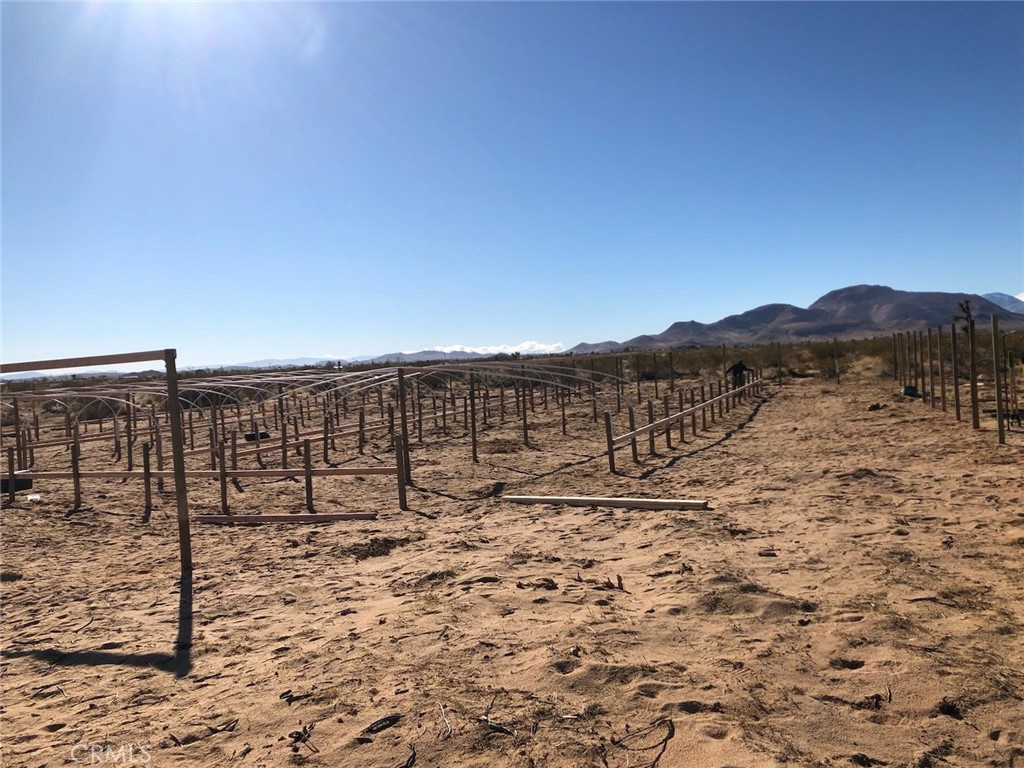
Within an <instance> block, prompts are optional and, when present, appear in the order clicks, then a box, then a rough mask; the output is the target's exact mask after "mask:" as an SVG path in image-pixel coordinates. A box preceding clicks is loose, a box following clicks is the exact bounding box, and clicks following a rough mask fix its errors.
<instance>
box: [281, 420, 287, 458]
mask: <svg viewBox="0 0 1024 768" xmlns="http://www.w3.org/2000/svg"><path fill="white" fill-rule="evenodd" d="M281 469H288V421H287V419H281Z"/></svg>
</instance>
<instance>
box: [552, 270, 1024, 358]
mask: <svg viewBox="0 0 1024 768" xmlns="http://www.w3.org/2000/svg"><path fill="white" fill-rule="evenodd" d="M988 295H989V296H994V297H996V298H997V299H998V300H999V301H995V300H993V299H989V298H985V297H984V296H979V295H977V294H966V293H938V292H923V291H898V290H895V289H893V288H889V287H887V286H884V285H854V286H850V287H849V288H840V289H839V290H837V291H832V292H830V293H826V294H825V295H824V296H822V297H821V298H820V299H818V300H817V301H815V302H814V303H813V304H811V306H809V307H808V308H807V309H802V308H800V307H796V306H793V305H792V304H765V305H764V306H761V307H757V308H755V309H751V310H748V311H747V312H744V313H742V314H739V315H730V316H729V317H726V318H723V319H721V320H718V321H717V322H714V323H707V324H705V323H698V322H695V321H692V320H690V321H686V322H679V323H673V324H672V325H670V326H669V327H668V328H666V329H665V330H664V331H662V332H661V333H658V334H653V335H647V334H645V335H642V336H637V337H635V338H632V339H628V340H626V341H623V342H616V341H602V342H597V343H584V344H577V345H576V346H575V347H573V348H572V349H571V350H569V351H570V352H573V353H574V354H587V353H591V352H616V351H621V350H624V349H627V348H628V349H657V348H666V347H686V346H713V345H719V344H727V345H730V346H732V345H742V344H766V343H770V342H774V341H784V342H799V341H811V340H814V339H830V338H832V337H833V336H836V337H839V338H847V339H849V338H866V337H870V336H877V335H881V334H885V333H891V332H893V331H913V330H924V329H926V328H928V327H930V326H931V327H934V326H936V325H940V324H942V325H949V323H950V320H951V318H952V317H953V315H955V314H958V313H959V309H958V304H959V302H961V301H964V300H969V301H970V302H971V311H972V313H973V315H974V318H975V320H976V322H977V323H978V324H979V325H982V326H984V325H987V324H988V323H990V322H991V318H992V315H996V316H997V317H998V318H999V319H1000V322H1001V323H1002V326H1003V327H1004V328H1021V327H1024V307H1022V309H1021V311H1020V312H1015V311H1013V310H1012V309H1010V308H1007V307H1006V306H1005V305H1006V304H1009V305H1010V306H1011V307H1013V306H1016V304H1024V303H1022V302H1020V301H1018V300H1017V299H1015V298H1014V297H1013V296H1010V295H1008V294H1004V293H996V294H988ZM1007 300H1009V301H1007ZM1000 302H1003V303H1002V304H1001V303H1000ZM1014 302H1015V303H1014Z"/></svg>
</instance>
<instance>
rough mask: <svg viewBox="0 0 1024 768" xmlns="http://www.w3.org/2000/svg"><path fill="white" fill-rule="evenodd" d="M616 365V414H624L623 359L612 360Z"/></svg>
mask: <svg viewBox="0 0 1024 768" xmlns="http://www.w3.org/2000/svg"><path fill="white" fill-rule="evenodd" d="M612 359H613V362H614V363H615V373H616V378H615V412H616V413H622V358H621V357H616V358H612Z"/></svg>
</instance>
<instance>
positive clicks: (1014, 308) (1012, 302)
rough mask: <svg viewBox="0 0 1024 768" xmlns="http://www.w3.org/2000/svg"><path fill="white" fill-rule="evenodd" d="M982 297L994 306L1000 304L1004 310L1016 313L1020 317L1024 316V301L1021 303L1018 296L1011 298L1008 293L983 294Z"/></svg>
mask: <svg viewBox="0 0 1024 768" xmlns="http://www.w3.org/2000/svg"><path fill="white" fill-rule="evenodd" d="M981 297H982V298H983V299H988V300H989V301H991V302H992V303H993V304H998V305H999V306H1000V307H1002V308H1003V309H1008V310H1010V311H1011V312H1016V313H1017V314H1018V315H1024V301H1021V300H1020V299H1018V298H1017V297H1016V296H1011V295H1010V294H1008V293H983V294H981Z"/></svg>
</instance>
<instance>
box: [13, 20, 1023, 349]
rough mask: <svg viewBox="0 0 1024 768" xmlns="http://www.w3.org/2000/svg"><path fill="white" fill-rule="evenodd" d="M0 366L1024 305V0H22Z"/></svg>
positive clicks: (416, 344) (566, 336)
mask: <svg viewBox="0 0 1024 768" xmlns="http://www.w3.org/2000/svg"><path fill="white" fill-rule="evenodd" d="M0 13H2V35H3V39H2V43H3V48H2V87H3V91H2V108H3V113H2V129H3V133H2V151H3V155H2V174H3V175H2V213H3V221H2V226H3V230H2V246H3V263H2V277H3V296H2V297H3V309H2V319H3V328H2V342H3V349H2V358H3V359H4V360H6V361H15V360H26V359H44V358H50V357H64V356H73V355H87V354H103V353H114V352H122V351H132V350H137V349H149V348H163V347H171V346H173V347H177V348H178V350H179V361H181V363H182V364H183V365H198V364H203V363H214V362H239V361H243V360H251V359H256V358H267V357H297V356H319V355H329V356H335V357H349V356H355V355H365V354H377V353H386V352H394V351H398V350H404V351H411V350H417V349H423V348H436V347H441V346H446V345H465V346H469V347H494V346H498V345H516V344H519V343H521V342H524V341H525V340H532V341H535V342H537V343H540V344H549V345H554V344H563V345H564V346H566V347H569V346H572V345H574V344H576V343H578V342H580V341H601V340H605V339H617V340H622V339H625V338H629V337H631V336H635V335H637V334H640V333H657V332H660V331H662V330H664V329H665V328H666V327H667V326H668V325H670V324H671V323H672V322H674V321H677V320H691V319H693V320H699V321H702V322H712V321H714V320H717V319H719V318H721V317H723V316H726V315H729V314H733V313H736V312H742V311H744V310H747V309H750V308H753V307H755V306H758V305H761V304H766V303H771V302H787V303H792V304H797V305H799V306H807V305H808V304H810V303H811V302H813V301H814V300H815V299H816V298H818V297H819V296H820V295H822V294H824V293H826V292H828V291H830V290H833V289H835V288H840V287H843V286H846V285H852V284H858V283H878V284H885V285H890V286H892V287H895V288H900V289H905V290H939V291H966V292H978V293H986V292H991V291H1002V292H1005V293H1012V294H1022V293H1024V4H1021V3H991V4H989V3H977V2H971V3H952V2H950V3H945V2H943V3H645V4H638V3H582V2H581V3H531V4H512V3H497V4H495V3H468V2H467V3H322V4H308V5H303V4H294V3H289V4H286V3H246V4H223V3H218V4H206V3H134V4H119V3H100V2H93V3H85V4H75V3H17V2H4V3H2V6H0Z"/></svg>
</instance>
